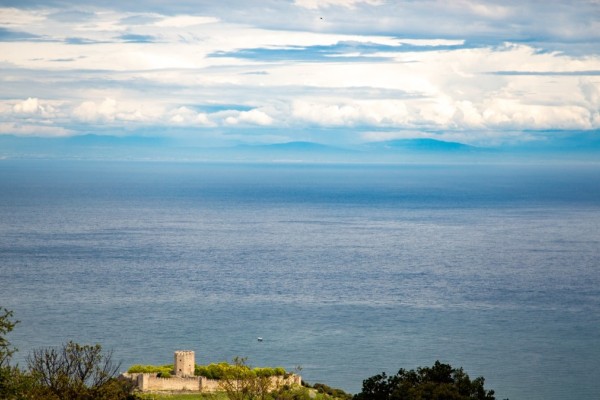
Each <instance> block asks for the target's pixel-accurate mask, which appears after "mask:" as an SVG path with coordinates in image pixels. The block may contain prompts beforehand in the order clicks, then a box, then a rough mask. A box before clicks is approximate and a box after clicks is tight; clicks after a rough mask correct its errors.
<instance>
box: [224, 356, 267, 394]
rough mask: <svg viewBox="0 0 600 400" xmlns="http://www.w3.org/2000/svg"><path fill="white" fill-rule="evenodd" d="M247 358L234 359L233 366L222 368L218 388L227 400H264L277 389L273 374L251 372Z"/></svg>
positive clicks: (257, 370) (257, 371) (259, 371)
mask: <svg viewBox="0 0 600 400" xmlns="http://www.w3.org/2000/svg"><path fill="white" fill-rule="evenodd" d="M246 362H247V358H241V357H235V358H234V359H233V364H231V365H227V366H224V368H223V371H222V376H221V378H220V380H219V388H220V389H221V390H223V391H224V392H225V393H227V398H228V399H229V400H265V399H267V398H269V393H270V392H271V391H273V390H277V389H279V388H278V387H277V385H276V384H274V383H273V380H272V377H273V374H271V373H268V371H266V369H265V370H264V371H261V369H260V368H258V369H255V370H253V369H252V368H250V367H249V366H248V364H247V363H246Z"/></svg>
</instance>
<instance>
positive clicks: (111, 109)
mask: <svg viewBox="0 0 600 400" xmlns="http://www.w3.org/2000/svg"><path fill="white" fill-rule="evenodd" d="M116 111H117V102H116V100H115V99H111V98H106V99H104V101H103V102H102V103H100V104H97V103H95V102H93V101H84V102H83V103H81V105H79V107H77V108H75V110H73V115H74V116H75V117H76V118H78V119H80V120H81V121H84V122H94V121H99V120H105V121H112V120H114V119H115V114H116Z"/></svg>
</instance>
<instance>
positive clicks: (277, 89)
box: [0, 0, 600, 146]
mask: <svg viewBox="0 0 600 400" xmlns="http://www.w3.org/2000/svg"><path fill="white" fill-rule="evenodd" d="M599 17H600V2H598V1H579V2H564V1H563V2H560V1H551V2H541V1H525V2H522V1H520V2H516V1H476V0H460V1H453V2H443V1H422V2H412V1H383V0H320V1H317V0H295V1H261V2H243V1H233V0H230V1H221V2H203V1H201V2H192V1H187V0H183V1H176V2H162V1H149V2H144V3H143V4H140V3H134V4H129V2H117V1H105V2H101V3H100V2H94V1H80V2H65V1H55V0H46V1H20V2H15V1H4V2H3V5H2V6H0V54H1V56H0V68H1V70H2V77H1V78H0V79H1V85H2V92H1V93H2V98H1V99H0V134H4V135H19V136H45V137H54V136H73V135H83V134H90V133H92V134H110V135H116V136H126V135H141V136H166V137H178V138H184V139H185V138H188V139H190V140H193V141H194V142H195V143H205V144H206V145H207V146H208V145H211V146H212V145H223V144H244V143H263V144H268V143H282V142H289V141H313V142H319V143H325V144H333V145H345V144H355V143H365V142H376V141H382V140H391V139H397V138H434V139H440V140H447V141H457V142H461V143H467V144H472V145H478V146H498V145H504V144H514V143H529V142H533V143H535V142H536V141H545V140H551V139H552V132H557V131H558V132H573V135H574V137H576V138H577V137H581V139H580V140H581V144H582V145H585V142H586V140H589V139H590V137H597V136H598V135H597V131H598V130H600V46H599V44H600V18H599ZM578 132H584V133H585V132H588V133H589V132H591V133H592V134H591V135H590V134H581V135H580V136H578Z"/></svg>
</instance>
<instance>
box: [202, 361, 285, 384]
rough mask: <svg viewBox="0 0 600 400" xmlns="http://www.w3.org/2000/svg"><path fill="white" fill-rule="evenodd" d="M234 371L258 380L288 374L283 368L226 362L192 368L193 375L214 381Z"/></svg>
mask: <svg viewBox="0 0 600 400" xmlns="http://www.w3.org/2000/svg"><path fill="white" fill-rule="evenodd" d="M235 369H241V371H237V372H238V373H242V374H244V375H249V376H257V377H260V378H268V377H271V376H287V375H288V373H287V371H286V370H285V368H282V367H277V368H269V367H265V368H252V369H251V368H250V367H248V366H246V365H232V364H229V363H226V362H221V363H218V364H214V363H213V364H209V365H196V366H195V368H194V375H196V376H203V377H205V378H208V379H216V380H221V379H223V378H224V377H225V376H228V375H231V373H232V372H234V370H235Z"/></svg>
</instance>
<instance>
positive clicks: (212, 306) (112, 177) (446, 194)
mask: <svg viewBox="0 0 600 400" xmlns="http://www.w3.org/2000/svg"><path fill="white" fill-rule="evenodd" d="M598 176H600V167H599V166H598V165H597V164H588V165H553V166H547V165H545V166H544V165H496V166H494V165H349V164H348V165H344V164H329V165H319V164H277V163H270V164H259V163H255V164H217V163H215V164H206V163H175V162H163V163H161V162H148V163H145V162H114V161H111V162H83V161H25V160H2V161H0V260H1V262H0V282H1V283H0V305H2V306H4V307H6V308H8V309H12V310H14V312H15V317H16V318H17V319H19V320H21V321H22V322H21V323H20V324H19V325H18V326H17V328H16V329H15V331H14V332H13V333H12V334H11V336H10V337H11V339H12V341H13V343H14V344H15V345H16V346H17V347H18V348H19V349H20V352H19V354H18V357H17V360H18V361H20V362H21V363H24V361H23V360H24V358H25V356H26V354H27V353H28V352H29V351H30V350H31V349H33V348H37V347H40V346H52V345H58V344H60V343H63V342H65V341H67V340H71V339H72V340H75V341H78V342H80V343H96V342H98V343H101V344H102V345H103V347H104V348H106V349H113V350H114V354H115V358H116V359H117V360H120V361H122V362H123V368H124V369H125V368H127V367H128V366H130V365H131V364H134V363H143V364H167V363H170V362H172V353H173V351H174V350H177V349H192V350H195V351H196V361H197V362H198V363H210V362H219V361H223V360H231V358H233V357H234V356H247V357H249V361H250V363H251V364H253V365H260V366H265V365H270V366H279V365H281V366H284V367H286V368H288V369H293V368H294V367H295V366H297V365H300V366H302V372H301V374H302V375H303V377H304V379H305V380H307V381H309V382H311V383H315V382H324V383H326V384H329V385H331V386H334V387H341V388H343V389H345V390H347V391H350V392H357V391H359V390H360V387H361V384H362V380H363V379H365V378H367V377H369V376H372V375H374V374H376V373H379V372H382V371H386V372H388V373H392V374H393V373H395V372H396V371H397V370H398V369H399V368H401V367H403V368H407V369H410V368H416V367H418V366H428V365H429V366H430V365H432V364H433V362H435V361H436V360H438V359H439V360H440V361H442V362H446V363H450V364H451V365H453V366H456V367H458V366H462V367H464V368H465V370H466V372H467V373H469V374H470V375H471V377H476V376H484V377H485V378H486V387H488V388H490V389H494V390H496V395H497V398H498V399H503V398H507V397H508V398H510V399H511V400H517V399H527V400H533V399H545V400H548V399H557V400H558V399H580V400H584V399H590V400H591V399H597V398H598V394H599V393H600V381H599V380H598V379H597V378H598V375H597V374H598V369H599V368H600V361H599V360H600V332H599V329H600V271H599V268H600V243H599V242H600V179H598ZM257 337H262V338H264V341H263V342H258V341H257Z"/></svg>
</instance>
